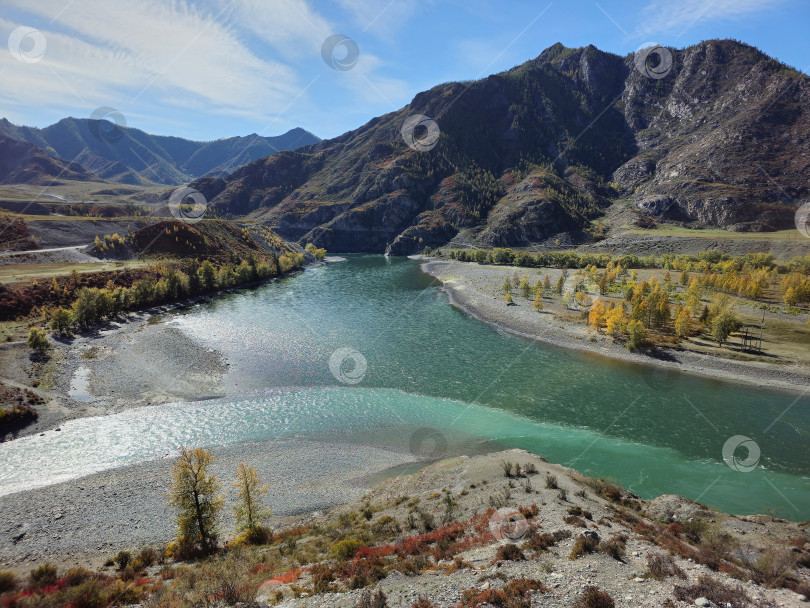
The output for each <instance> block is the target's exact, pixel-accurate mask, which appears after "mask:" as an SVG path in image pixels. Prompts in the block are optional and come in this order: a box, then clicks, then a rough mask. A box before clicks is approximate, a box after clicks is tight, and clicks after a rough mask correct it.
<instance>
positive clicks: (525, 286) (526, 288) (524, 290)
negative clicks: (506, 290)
mask: <svg viewBox="0 0 810 608" xmlns="http://www.w3.org/2000/svg"><path fill="white" fill-rule="evenodd" d="M531 291H532V288H531V286H530V285H529V277H527V276H526V275H525V274H524V275H523V278H522V279H521V280H520V295H522V296H523V297H524V298H528V297H529V295H530V294H531Z"/></svg>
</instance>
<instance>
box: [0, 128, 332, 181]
mask: <svg viewBox="0 0 810 608" xmlns="http://www.w3.org/2000/svg"><path fill="white" fill-rule="evenodd" d="M0 135H3V136H5V137H7V138H10V139H13V140H17V141H24V142H29V143H32V144H35V145H37V146H38V147H39V148H41V150H43V151H44V152H46V153H47V154H50V155H51V156H52V157H55V158H56V159H60V160H61V161H64V162H67V163H78V164H80V165H82V166H83V167H84V168H85V169H86V170H88V171H89V172H91V173H92V174H93V175H95V176H97V177H98V178H101V179H103V180H106V181H111V182H117V183H122V184H130V185H150V184H167V185H179V184H184V183H187V182H189V181H190V180H193V179H195V178H198V177H201V176H204V175H227V174H229V173H231V172H232V171H234V170H235V169H236V168H238V167H241V166H243V165H245V164H247V163H249V162H252V161H254V160H256V159H259V158H264V157H266V156H268V155H270V154H274V153H276V152H279V151H282V150H293V149H295V148H299V147H301V146H304V145H308V144H313V143H315V142H317V141H319V139H318V138H317V137H315V136H314V135H313V134H312V133H309V132H308V131H305V130H304V129H300V128H295V129H292V130H290V131H288V132H287V133H284V134H283V135H278V136H275V137H262V136H260V135H256V134H255V133H254V134H253V135H248V136H245V137H228V138H224V139H218V140H216V141H209V142H199V141H191V140H188V139H183V138H180V137H170V136H163V135H151V134H149V133H145V132H144V131H141V130H140V129H134V128H131V127H125V126H118V125H117V124H116V123H115V122H114V121H111V120H105V119H98V120H97V119H83V118H65V119H62V120H60V121H59V122H57V123H55V124H53V125H50V126H48V127H45V128H44V129H38V128H34V127H21V126H16V125H13V124H11V123H10V122H9V121H8V120H6V119H0ZM33 173H35V171H32V172H31V175H33ZM57 175H59V176H60V179H74V178H72V177H69V176H66V175H65V174H60V173H58V172H57V173H55V174H54V175H51V176H50V177H55V176H57ZM43 176H48V175H47V174H45V173H43V174H41V175H39V176H37V177H36V178H35V179H36V180H37V181H41V180H42V178H43ZM5 181H6V182H7V180H5ZM7 183H8V182H7Z"/></svg>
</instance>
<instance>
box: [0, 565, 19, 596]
mask: <svg viewBox="0 0 810 608" xmlns="http://www.w3.org/2000/svg"><path fill="white" fill-rule="evenodd" d="M16 588H17V577H16V576H14V573H13V572H9V571H8V570H0V593H6V592H7V591H14V590H15V589H16Z"/></svg>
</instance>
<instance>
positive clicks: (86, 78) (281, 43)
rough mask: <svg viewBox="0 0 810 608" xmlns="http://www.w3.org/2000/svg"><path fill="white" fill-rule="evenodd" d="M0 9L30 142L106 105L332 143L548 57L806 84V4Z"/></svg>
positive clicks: (424, 1)
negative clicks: (698, 67)
mask: <svg viewBox="0 0 810 608" xmlns="http://www.w3.org/2000/svg"><path fill="white" fill-rule="evenodd" d="M0 6H1V7H2V10H1V11H0V38H2V40H4V41H8V44H7V45H5V47H3V48H2V50H0V85H1V86H0V110H1V111H0V115H2V116H5V117H7V118H8V119H9V120H11V121H12V122H14V123H16V124H26V125H33V126H39V127H42V126H46V125H48V124H51V123H53V122H55V121H57V120H59V119H60V118H63V117H65V116H77V117H90V116H91V115H93V112H94V111H95V110H96V109H97V108H99V107H102V106H104V107H111V108H114V109H115V110H117V111H118V112H119V113H120V115H122V116H123V117H124V119H125V121H126V124H127V126H132V127H137V128H140V129H143V130H145V131H148V132H152V133H159V134H167V135H178V136H182V137H187V138H190V139H200V140H210V139H217V138H220V137H227V136H230V135H247V134H249V133H254V132H256V133H259V134H261V135H277V134H279V133H282V132H284V131H286V130H288V129H290V128H292V127H295V126H300V127H303V128H305V129H308V130H309V131H312V132H313V133H315V134H316V135H318V136H320V137H324V138H327V137H333V136H336V135H339V134H340V133H343V132H344V131H347V130H350V129H353V128H355V127H357V126H359V125H361V124H363V123H365V122H366V121H368V120H369V119H371V118H372V117H374V116H377V115H380V114H383V113H385V112H388V111H391V110H393V109H396V108H399V107H401V106H403V105H405V104H407V103H408V102H409V101H410V100H411V98H412V97H413V96H414V95H415V94H416V93H418V92H419V91H422V90H424V89H428V88H430V87H431V86H433V85H435V84H438V83H441V82H445V81H449V80H469V79H473V78H480V77H482V76H486V75H488V74H491V73H494V72H498V71H501V70H504V69H507V68H510V67H512V66H514V65H517V64H519V63H522V62H523V61H526V60H528V59H531V58H533V57H536V56H537V55H539V54H540V52H541V51H542V50H543V49H545V48H547V47H548V46H550V45H552V44H554V43H555V42H562V43H563V44H565V45H566V46H572V47H576V46H584V45H587V44H594V45H595V46H597V47H599V48H600V49H603V50H606V51H610V52H614V53H618V54H621V55H625V54H627V53H632V52H634V51H636V50H637V49H638V48H639V47H640V46H642V45H643V44H645V43H648V42H656V43H659V44H664V45H670V46H676V47H684V46H689V45H691V44H695V43H697V42H700V41H701V40H705V39H709V38H736V39H739V40H743V41H745V42H748V43H750V44H753V45H755V46H757V47H759V48H760V49H762V50H763V51H765V52H766V53H768V54H770V55H772V56H774V57H776V58H778V59H780V60H782V61H784V62H786V63H788V64H790V65H792V66H794V67H796V68H797V69H800V70H803V71H805V72H808V70H810V35H808V32H810V3H808V0H639V1H638V2H619V1H613V0H600V1H599V2H591V1H587V0H567V1H565V0H553V1H548V0H539V1H536V2H535V1H531V2H530V1H520V0H513V1H503V0H502V1H501V2H494V1H485V0H335V1H333V2H325V1H318V2H316V1H314V0H233V1H230V0H200V1H193V0H126V1H123V0H113V1H111V0H72V1H71V0H36V1H35V2H32V1H31V0H0ZM21 27H27V28H33V29H34V30H36V32H34V33H31V30H21V29H19V28H21ZM37 32H38V33H37ZM334 34H342V35H344V36H346V37H349V38H351V39H352V40H353V41H355V44H356V45H357V49H358V50H359V54H358V55H357V58H356V63H353V65H352V67H351V69H347V70H339V69H334V68H333V67H330V66H329V65H327V62H326V61H325V60H324V58H323V57H322V50H323V43H324V41H325V40H326V39H327V38H328V37H330V36H332V35H334ZM349 44H350V43H349ZM6 47H7V48H6ZM346 49H347V45H345V44H344V45H340V46H338V47H337V48H336V50H335V54H334V55H329V56H330V57H334V58H335V60H336V61H337V62H340V61H343V60H345V57H344V55H345V53H346ZM348 59H353V58H352V57H349V58H348Z"/></svg>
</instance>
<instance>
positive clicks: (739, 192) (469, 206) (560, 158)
mask: <svg viewBox="0 0 810 608" xmlns="http://www.w3.org/2000/svg"><path fill="white" fill-rule="evenodd" d="M643 59H644V58H643V57H640V55H639V54H638V53H637V54H636V55H629V56H626V57H620V56H618V55H613V54H610V53H605V52H603V51H600V50H599V49H597V48H595V47H593V46H588V47H584V48H578V49H571V48H566V47H564V46H563V45H561V44H555V45H554V46H551V47H549V48H548V49H546V50H545V51H543V53H542V54H541V55H540V56H539V57H537V58H536V59H533V60H531V61H528V62H526V63H524V64H522V65H519V66H517V67H515V68H512V69H511V70H508V71H506V72H502V73H499V74H495V75H493V76H489V77H487V78H485V79H483V80H478V81H474V82H453V83H446V84H442V85H439V86H436V87H434V88H433V89H431V90H429V91H425V92H423V93H420V94H418V95H417V96H416V97H414V99H413V100H412V101H411V103H410V104H409V105H408V106H406V107H404V108H402V109H400V110H398V111H396V112H392V113H389V114H386V115H384V116H381V117H378V118H375V119H374V120H372V121H370V122H369V123H367V124H366V125H364V126H362V127H360V128H359V129H356V130H354V131H351V132H348V133H345V134H344V135H341V136H339V137H337V138H334V139H330V140H325V141H322V142H319V143H317V144H314V145H312V146H308V147H306V148H301V149H300V150H297V151H294V152H281V153H279V154H274V155H273V156H270V157H268V158H265V159H262V160H259V161H256V162H254V163H251V164H249V165H246V166H245V167H243V168H241V169H239V170H237V171H235V172H234V173H233V174H231V175H230V176H229V177H227V178H226V179H221V178H204V179H202V180H199V181H198V182H196V183H195V184H194V185H195V187H197V188H198V189H199V190H201V191H202V192H203V193H204V194H205V195H206V197H208V199H209V200H211V201H212V204H213V206H214V208H215V209H216V210H217V212H218V213H220V214H222V215H223V216H232V217H241V216H245V215H248V216H250V217H251V218H256V219H260V220H261V221H264V222H267V223H268V224H269V225H271V226H273V227H274V229H276V230H277V231H278V232H279V234H281V235H282V236H284V237H285V238H289V239H291V240H300V242H309V241H311V242H314V243H315V244H317V245H318V246H322V247H326V248H327V249H329V250H332V251H347V252H350V251H365V252H383V251H386V250H387V251H389V252H390V253H393V254H411V253H414V252H416V251H421V250H422V249H424V248H425V247H426V246H430V247H436V246H441V245H445V244H447V243H448V241H450V240H451V239H453V238H456V239H457V241H456V242H457V243H458V244H464V245H470V246H479V247H480V246H483V247H493V246H518V247H521V246H535V245H543V244H546V245H549V244H555V243H561V242H562V243H563V244H566V243H568V244H574V243H582V242H589V241H592V240H594V239H598V238H601V237H602V236H603V233H602V232H601V230H600V229H599V228H598V227H597V226H595V225H594V223H593V221H594V220H595V219H597V218H599V217H601V216H602V215H603V213H604V211H605V210H606V209H607V208H608V207H609V206H610V204H611V202H613V201H616V200H626V201H627V202H628V203H629V204H630V205H631V206H632V207H633V209H634V210H635V211H636V212H637V213H641V214H643V215H647V216H654V217H656V218H659V219H666V220H670V221H677V222H681V223H683V224H684V225H687V226H690V227H707V226H711V227H720V228H725V229H729V230H735V231H763V230H764V231H769V230H779V229H785V228H792V227H793V217H794V213H795V210H796V208H797V207H798V206H799V204H800V202H801V201H802V199H803V198H804V197H806V196H807V180H808V177H810V164H808V163H807V162H806V160H803V159H806V158H807V155H808V152H810V137H809V136H808V132H810V131H808V128H807V127H808V124H810V113H808V108H810V106H809V105H808V99H810V82H809V81H808V78H807V76H806V75H804V74H802V73H800V72H797V71H796V70H793V69H791V68H789V67H788V66H785V65H784V64H782V63H780V62H778V61H777V60H775V59H773V58H771V57H768V56H767V55H765V54H763V53H762V52H760V51H759V50H757V49H755V48H753V47H751V46H748V45H745V44H743V43H740V42H736V41H732V40H711V41H707V42H703V43H700V44H698V45H694V46H691V47H688V48H686V49H682V50H676V49H660V48H659V49H658V51H657V54H653V55H650V56H649V57H647V61H646V62H645V61H644V60H643ZM656 61H658V62H659V64H658V66H657V68H656V66H654V65H652V64H654V63H655V62H656ZM670 61H671V65H670ZM656 70H657V71H656ZM410 116H421V117H422V118H420V119H418V121H420V122H418V124H417V122H406V120H407V119H408V117H410ZM431 121H435V124H433V122H431ZM410 127H413V128H410ZM403 134H404V136H403ZM406 139H408V142H409V143H410V146H409V145H408V144H407V143H406Z"/></svg>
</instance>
